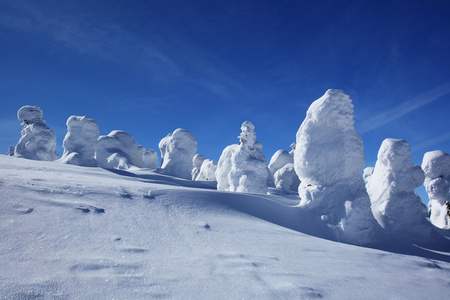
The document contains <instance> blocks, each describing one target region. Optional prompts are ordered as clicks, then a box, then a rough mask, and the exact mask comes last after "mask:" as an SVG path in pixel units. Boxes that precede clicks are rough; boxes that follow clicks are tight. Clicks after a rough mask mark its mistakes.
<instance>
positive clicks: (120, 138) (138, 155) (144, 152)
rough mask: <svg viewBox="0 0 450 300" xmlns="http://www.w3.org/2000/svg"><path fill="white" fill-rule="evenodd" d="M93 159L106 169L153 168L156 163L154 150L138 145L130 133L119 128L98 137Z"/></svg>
mask: <svg viewBox="0 0 450 300" xmlns="http://www.w3.org/2000/svg"><path fill="white" fill-rule="evenodd" d="M95 159H96V160H97V162H98V165H99V166H100V167H102V168H106V169H119V170H127V169H129V168H131V167H133V166H135V167H139V168H155V167H156V166H157V164H158V157H157V154H156V151H154V150H150V149H145V148H144V147H143V146H141V145H138V144H137V143H136V141H135V140H134V138H133V137H132V136H131V135H130V134H128V133H126V132H124V131H121V130H114V131H111V133H110V134H108V135H102V136H100V137H99V138H98V140H97V147H96V150H95Z"/></svg>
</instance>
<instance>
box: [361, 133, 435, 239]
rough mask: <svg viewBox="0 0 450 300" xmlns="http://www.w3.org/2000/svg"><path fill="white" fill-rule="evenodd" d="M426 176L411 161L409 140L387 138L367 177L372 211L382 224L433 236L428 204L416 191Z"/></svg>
mask: <svg viewBox="0 0 450 300" xmlns="http://www.w3.org/2000/svg"><path fill="white" fill-rule="evenodd" d="M424 178H425V177H424V173H423V171H422V169H421V168H420V167H419V166H417V165H415V164H413V163H412V162H411V150H410V149H409V144H408V142H407V141H405V140H399V139H391V138H389V139H385V140H384V141H383V143H382V144H381V147H380V150H379V152H378V160H377V162H376V164H375V168H374V169H373V173H372V175H371V176H370V177H368V179H367V181H368V182H367V192H368V193H369V197H370V200H371V203H372V212H373V215H374V216H375V219H376V220H377V221H378V223H379V224H380V225H381V227H383V228H384V229H386V230H389V231H394V232H396V233H397V234H399V235H401V236H405V237H407V238H410V239H413V240H417V241H426V240H429V239H431V238H433V228H432V226H431V224H430V222H429V221H428V220H427V218H426V217H427V208H426V206H425V205H424V204H423V203H422V201H421V199H420V197H419V196H418V195H417V194H416V193H415V192H414V189H415V188H417V187H418V186H420V185H422V183H423V181H424Z"/></svg>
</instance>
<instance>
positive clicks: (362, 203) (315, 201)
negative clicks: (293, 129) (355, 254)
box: [294, 90, 380, 245]
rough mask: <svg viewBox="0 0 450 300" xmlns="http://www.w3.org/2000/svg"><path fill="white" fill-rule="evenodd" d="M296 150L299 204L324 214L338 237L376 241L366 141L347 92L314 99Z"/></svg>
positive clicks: (364, 242)
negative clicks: (356, 125)
mask: <svg viewBox="0 0 450 300" xmlns="http://www.w3.org/2000/svg"><path fill="white" fill-rule="evenodd" d="M294 154H295V155H294V166H295V171H296V173H297V175H298V177H299V179H300V181H301V183H300V186H299V195H300V198H301V202H300V205H301V206H305V207H308V208H309V209H310V210H311V211H312V212H314V213H315V214H316V215H317V216H318V217H319V218H321V219H322V221H323V222H324V223H325V224H327V225H328V227H329V228H330V230H331V231H332V232H333V234H334V235H335V237H336V238H337V239H338V240H340V241H345V242H348V243H352V244H359V245H371V244H376V243H377V241H378V239H379V229H380V228H379V225H378V224H377V222H376V221H375V219H374V218H373V216H372V212H371V209H370V200H369V197H368V195H367V192H366V189H365V186H364V182H363V179H362V176H361V172H362V168H363V166H364V163H365V158H364V153H363V142H362V139H361V136H360V135H359V134H358V133H357V132H356V130H355V128H354V119H353V104H352V100H351V99H350V97H349V96H348V95H347V94H345V93H344V92H343V91H341V90H328V91H327V92H326V93H325V94H324V95H323V96H322V97H321V98H319V99H317V100H316V101H314V102H313V103H312V104H311V106H310V107H309V109H308V111H307V114H306V118H305V120H304V121H303V123H302V125H301V126H300V128H299V130H298V132H297V141H296V148H295V151H294Z"/></svg>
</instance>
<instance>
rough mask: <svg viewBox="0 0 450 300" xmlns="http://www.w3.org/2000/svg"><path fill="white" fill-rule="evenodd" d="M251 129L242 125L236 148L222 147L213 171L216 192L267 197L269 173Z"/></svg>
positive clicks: (247, 124) (259, 144)
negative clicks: (214, 173) (253, 194)
mask: <svg viewBox="0 0 450 300" xmlns="http://www.w3.org/2000/svg"><path fill="white" fill-rule="evenodd" d="M254 129H255V126H254V125H253V124H252V123H251V122H249V121H245V122H244V123H242V126H241V134H240V135H239V136H238V138H239V140H240V144H239V145H236V144H235V145H230V146H228V147H226V148H225V149H224V150H223V152H222V155H221V156H220V158H219V162H218V165H217V171H216V179H217V189H218V190H223V191H234V192H241V193H258V194H266V193H267V182H268V181H269V177H270V171H269V169H268V167H267V164H266V157H265V156H264V154H263V153H262V151H261V149H262V144H261V143H259V142H257V141H256V133H255V132H254Z"/></svg>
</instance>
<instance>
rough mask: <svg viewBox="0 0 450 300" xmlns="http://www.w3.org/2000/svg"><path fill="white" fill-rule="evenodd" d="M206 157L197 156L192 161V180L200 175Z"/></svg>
mask: <svg viewBox="0 0 450 300" xmlns="http://www.w3.org/2000/svg"><path fill="white" fill-rule="evenodd" d="M205 159H206V158H205V156H204V155H202V154H195V156H194V158H193V159H192V164H193V166H194V168H193V169H192V173H191V174H192V180H195V179H196V178H197V176H198V173H200V168H201V166H202V164H203V161H204V160H205Z"/></svg>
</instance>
